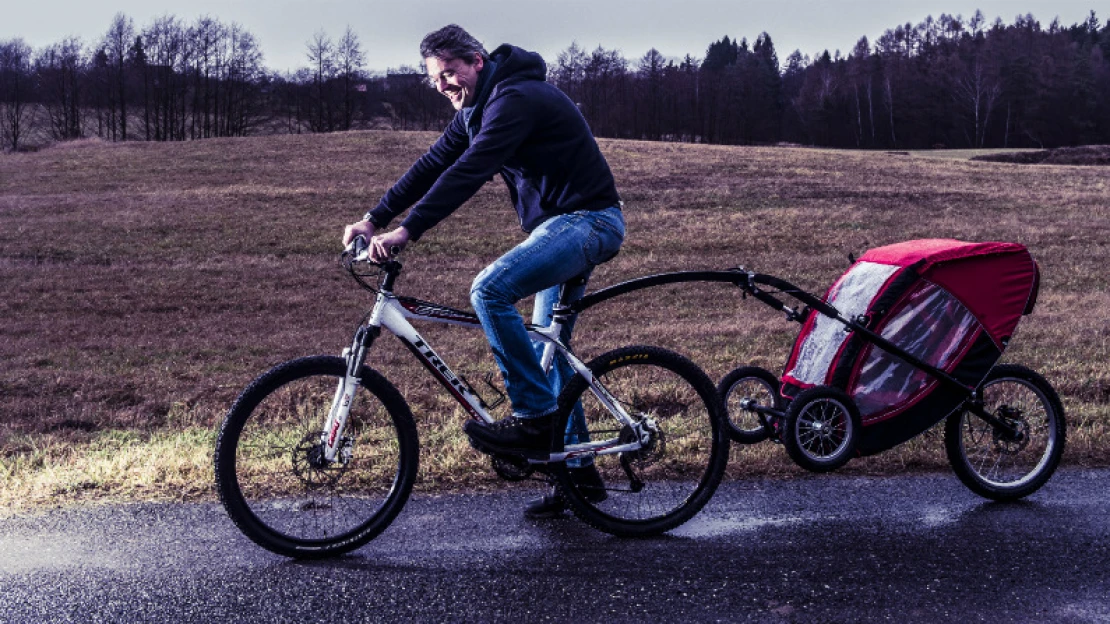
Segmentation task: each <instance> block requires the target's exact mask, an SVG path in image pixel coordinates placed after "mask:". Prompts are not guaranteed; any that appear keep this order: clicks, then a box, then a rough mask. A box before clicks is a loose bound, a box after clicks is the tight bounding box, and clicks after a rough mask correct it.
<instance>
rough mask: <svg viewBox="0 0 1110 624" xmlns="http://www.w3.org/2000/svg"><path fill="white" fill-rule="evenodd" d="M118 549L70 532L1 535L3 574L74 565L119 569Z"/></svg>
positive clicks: (55, 568) (0, 562) (1, 565)
mask: <svg viewBox="0 0 1110 624" xmlns="http://www.w3.org/2000/svg"><path fill="white" fill-rule="evenodd" d="M122 564H123V562H122V561H121V559H120V557H119V553H118V552H113V551H111V550H109V549H106V548H104V545H103V544H102V543H101V544H99V545H98V544H95V543H90V540H88V539H86V538H82V537H77V536H74V535H73V534H70V533H54V534H44V535H36V536H34V537H27V536H6V537H0V574H27V573H30V572H41V571H45V570H58V569H64V568H72V567H90V566H91V567H98V568H118V567H121V566H122Z"/></svg>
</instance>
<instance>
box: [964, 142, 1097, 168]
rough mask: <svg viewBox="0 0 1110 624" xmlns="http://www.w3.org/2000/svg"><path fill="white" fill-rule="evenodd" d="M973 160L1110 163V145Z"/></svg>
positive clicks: (1020, 153) (1000, 155) (1051, 163)
mask: <svg viewBox="0 0 1110 624" xmlns="http://www.w3.org/2000/svg"><path fill="white" fill-rule="evenodd" d="M971 160H985V161H990V162H1006V163H1018V164H1022V165H1103V166H1105V165H1110V145H1086V146H1083V147H1058V148H1056V149H1049V150H1039V151H1036V152H1014V153H1008V154H985V155H983V156H975V157H974V158H972V159H971Z"/></svg>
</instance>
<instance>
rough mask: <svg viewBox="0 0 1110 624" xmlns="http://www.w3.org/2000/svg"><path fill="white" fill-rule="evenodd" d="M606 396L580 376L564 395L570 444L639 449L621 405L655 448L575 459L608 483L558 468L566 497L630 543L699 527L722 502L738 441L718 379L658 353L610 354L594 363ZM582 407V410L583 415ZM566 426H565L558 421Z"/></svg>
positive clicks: (589, 519) (628, 350)
mask: <svg viewBox="0 0 1110 624" xmlns="http://www.w3.org/2000/svg"><path fill="white" fill-rule="evenodd" d="M588 366H589V369H590V371H591V372H592V373H593V375H594V377H595V379H596V381H597V383H598V384H600V386H601V387H602V388H603V391H602V392H601V394H602V397H604V396H605V395H608V397H605V398H602V397H599V396H598V394H597V392H596V391H593V390H591V388H590V386H589V385H588V384H587V383H586V381H585V379H583V378H582V377H581V376H580V375H576V376H575V377H574V378H573V379H572V380H571V381H570V382H569V383H567V385H566V387H565V388H564V389H563V391H562V393H561V394H560V395H559V406H560V412H561V414H563V416H562V417H561V419H560V420H561V421H562V424H563V426H564V427H567V425H568V421H569V427H567V428H566V429H564V430H565V431H567V432H568V433H567V440H566V443H567V444H568V445H571V444H575V443H586V442H602V441H611V442H612V444H613V445H618V444H627V443H629V442H634V441H635V440H636V439H637V437H638V433H637V432H635V430H634V428H633V427H628V426H622V425H621V423H620V422H619V421H618V420H617V419H616V417H615V416H614V415H613V414H612V413H611V412H610V411H609V410H608V409H607V408H606V407H605V405H604V401H605V400H609V398H610V397H611V399H612V400H615V401H616V402H617V403H619V404H620V406H621V407H623V408H624V411H625V412H626V413H628V415H629V416H631V417H632V419H633V420H634V421H635V423H636V426H637V428H639V430H640V431H641V432H646V436H645V437H646V438H647V442H646V443H643V445H642V447H641V448H640V449H639V450H636V451H630V452H623V453H612V454H602V455H597V456H595V457H593V458H592V459H591V458H587V457H583V458H580V459H573V458H572V459H569V460H568V463H569V464H570V465H571V466H574V465H577V462H581V464H582V467H585V466H587V465H589V463H590V462H591V461H592V463H593V465H594V466H596V468H597V471H598V474H599V475H600V477H601V484H600V486H599V485H598V484H597V482H596V479H594V480H587V481H586V482H585V483H584V482H583V480H582V479H574V478H572V476H571V473H570V471H569V470H568V468H567V464H553V465H552V466H551V470H552V472H553V473H554V474H555V476H556V478H557V479H558V481H559V487H560V489H561V492H562V495H563V496H564V498H565V499H566V500H567V502H568V503H569V504H570V507H571V509H573V510H574V513H575V515H577V516H578V517H579V518H581V519H582V520H583V521H585V522H586V523H587V524H590V525H591V526H593V527H595V528H598V529H600V530H602V531H605V532H606V533H610V534H613V535H617V536H621V537H644V536H650V535H657V534H659V533H662V532H664V531H668V530H670V529H673V528H675V527H677V526H679V525H680V524H682V523H683V522H686V521H687V520H689V519H690V518H692V517H693V516H694V515H695V514H696V513H697V512H698V511H699V510H700V509H701V508H702V507H703V506H705V504H706V503H707V502H708V501H709V499H710V497H712V495H713V492H714V491H716V489H717V485H718V484H719V483H720V482H721V477H722V476H723V474H724V471H725V464H726V462H727V461H728V445H729V439H728V433H727V431H726V427H727V425H726V424H725V422H724V420H725V419H724V415H723V414H722V412H721V409H720V402H719V399H718V398H717V393H716V388H715V387H714V386H713V382H712V380H710V379H709V377H707V376H706V374H705V373H704V372H703V371H702V370H701V369H700V368H699V367H698V366H697V365H696V364H694V363H693V362H691V361H690V360H688V359H686V358H684V357H682V356H681V355H678V354H677V353H673V352H671V351H667V350H665V349H660V348H657V347H644V346H633V347H625V348H622V349H616V350H613V351H610V352H608V353H606V354H604V355H602V356H600V357H598V358H596V359H594V360H593V361H591V362H590V363H589V364H588ZM576 404H580V405H581V411H579V410H578V409H577V408H575V405H576ZM556 422H559V420H557V421H556Z"/></svg>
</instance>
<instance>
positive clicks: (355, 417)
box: [215, 356, 419, 558]
mask: <svg viewBox="0 0 1110 624" xmlns="http://www.w3.org/2000/svg"><path fill="white" fill-rule="evenodd" d="M346 367H347V366H346V363H345V361H344V360H343V359H342V358H338V357H330V356H316V357H307V358H302V359H299V360H292V361H290V362H286V363H284V364H281V365H279V366H277V367H275V368H273V369H272V370H270V371H269V372H267V373H265V374H264V375H262V376H261V377H259V378H258V379H256V380H255V381H254V382H253V383H252V384H251V385H250V386H249V387H248V388H247V389H246V390H244V391H243V393H242V394H241V395H239V398H238V399H237V400H236V401H235V404H234V405H233V406H232V407H231V410H230V411H229V412H228V414H227V417H226V418H225V419H224V423H223V426H222V427H221V428H220V435H219V438H218V439H217V441H216V453H215V465H216V487H217V489H218V491H219V494H220V500H221V501H222V502H223V505H224V508H225V509H227V513H228V515H230V516H231V519H232V520H233V521H234V522H235V524H236V525H237V526H238V527H239V529H240V530H242V531H243V533H244V534H246V536H247V537H249V538H250V539H251V540H253V541H254V542H255V543H257V544H259V545H260V546H262V547H263V548H266V549H268V550H270V551H272V552H275V553H278V554H280V555H285V556H288V557H297V558H321V557H330V556H335V555H338V554H341V553H344V552H348V551H351V550H354V549H356V548H358V547H359V546H362V545H363V544H365V543H366V542H368V541H370V540H371V539H373V538H374V537H375V536H377V535H378V534H379V533H381V532H382V531H383V530H385V528H386V527H387V526H389V524H390V523H391V522H392V521H393V519H394V518H395V517H396V516H397V513H398V512H400V510H401V508H402V507H403V506H404V504H405V501H406V500H408V496H409V493H410V492H411V491H412V486H413V482H414V481H415V480H416V466H417V458H418V452H419V451H418V444H417V437H416V425H415V423H414V422H413V418H412V413H411V412H410V411H409V408H408V405H407V404H406V403H405V400H404V398H402V397H401V395H400V393H399V392H397V390H396V388H394V387H393V385H392V384H390V383H389V381H388V380H386V379H385V378H384V377H382V376H381V375H379V374H378V373H376V372H374V371H373V370H371V369H369V368H365V367H364V368H363V369H362V371H361V377H362V382H361V384H360V388H359V390H358V391H357V392H356V393H355V395H354V398H353V401H352V404H351V411H350V416H349V418H348V420H347V425H346V427H345V429H344V431H343V433H342V437H341V438H340V446H339V452H338V453H337V455H336V458H335V460H334V461H331V462H328V461H327V460H326V459H324V458H323V456H322V452H321V447H322V444H321V433H322V431H323V428H324V424H325V421H326V420H327V417H328V412H329V410H330V407H331V402H332V400H333V398H334V397H335V395H336V388H337V387H338V384H339V382H340V380H342V379H343V377H344V375H345V371H346Z"/></svg>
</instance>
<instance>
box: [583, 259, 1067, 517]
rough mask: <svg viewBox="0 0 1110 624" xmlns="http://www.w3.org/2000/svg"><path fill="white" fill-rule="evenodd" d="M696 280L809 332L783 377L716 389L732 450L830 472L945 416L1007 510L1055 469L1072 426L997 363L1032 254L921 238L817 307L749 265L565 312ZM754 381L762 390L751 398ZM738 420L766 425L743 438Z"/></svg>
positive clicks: (981, 481) (1028, 380)
mask: <svg viewBox="0 0 1110 624" xmlns="http://www.w3.org/2000/svg"><path fill="white" fill-rule="evenodd" d="M702 281H707V282H728V283H732V284H735V285H736V286H738V287H739V288H740V289H741V290H742V291H743V293H744V294H745V295H746V296H752V297H754V298H756V299H758V300H760V301H762V302H763V303H765V304H767V305H769V306H771V307H773V308H775V309H778V310H780V311H782V312H785V313H786V316H787V319H789V320H792V321H796V322H799V323H801V324H802V329H801V332H800V333H799V335H798V338H797V340H796V342H795V344H794V347H793V349H792V350H791V353H790V356H789V359H788V361H787V364H786V367H785V372H784V374H783V375H782V376H781V378H780V377H778V376H775V375H774V374H773V373H770V372H769V371H766V370H763V369H759V368H755V367H740V368H737V369H736V370H734V371H732V372H731V373H729V375H726V376H725V378H724V379H722V381H721V384H720V385H719V389H720V391H721V394H722V399H723V400H724V401H725V403H726V408H727V410H728V411H729V420H730V426H731V427H732V429H733V431H732V434H733V439H734V440H736V441H740V442H744V443H754V442H758V441H760V440H763V439H766V438H768V437H770V438H772V439H774V440H776V441H781V442H782V443H783V444H784V445H785V447H786V450H787V452H788V453H789V454H790V456H791V458H792V459H794V461H795V462H796V463H798V464H799V465H801V466H803V467H804V468H807V469H809V470H812V471H815V472H826V471H829V470H834V469H836V468H838V467H840V466H842V465H843V464H844V463H845V462H847V461H849V460H850V459H851V458H852V457H859V456H866V455H872V454H875V453H879V452H882V451H884V450H887V449H890V448H892V447H894V446H896V445H898V444H901V443H903V442H905V441H907V440H909V439H911V438H913V437H915V436H917V435H919V434H921V433H922V432H924V431H925V430H927V429H929V428H930V427H933V426H934V425H936V424H937V423H938V422H940V421H941V420H944V419H945V418H946V417H947V418H948V424H947V425H946V429H945V444H946V449H947V452H948V457H949V460H950V462H951V463H952V466H953V468H954V469H955V471H956V473H957V475H958V476H959V477H960V479H961V480H962V481H963V482H964V483H965V484H966V485H968V487H970V488H971V489H972V490H973V491H975V492H977V493H979V494H981V495H983V496H986V497H989V498H994V499H999V500H1007V499H1014V498H1020V497H1022V496H1025V495H1027V494H1029V493H1031V492H1032V491H1035V490H1036V489H1037V488H1039V487H1040V486H1041V485H1043V483H1044V482H1045V481H1047V479H1048V478H1049V476H1051V474H1052V472H1053V471H1054V470H1055V468H1056V466H1057V464H1058V463H1059V459H1060V456H1061V454H1062V452H1063V445H1064V430H1065V425H1064V414H1063V407H1062V405H1061V403H1060V400H1059V397H1058V396H1057V395H1056V393H1055V391H1054V390H1053V389H1052V386H1051V385H1050V384H1049V383H1048V382H1047V381H1046V380H1044V378H1043V377H1041V376H1040V375H1038V374H1036V373H1035V372H1033V371H1031V370H1029V369H1027V368H1024V367H1021V366H1016V365H1001V366H996V364H997V362H998V360H999V359H1000V358H1001V356H1002V354H1003V352H1004V351H1005V349H1006V347H1007V346H1008V344H1009V342H1010V340H1011V338H1012V336H1013V334H1014V331H1015V329H1016V328H1017V325H1018V322H1019V321H1020V320H1021V317H1022V316H1023V315H1026V314H1029V313H1031V312H1032V311H1033V307H1034V305H1035V303H1036V299H1037V292H1038V287H1039V271H1038V267H1037V264H1036V262H1035V261H1034V260H1033V258H1032V256H1031V255H1030V254H1029V251H1028V250H1027V249H1026V248H1025V247H1024V246H1022V245H1020V244H1017V243H1005V242H983V243H970V242H963V241H958V240H950V239H926V240H913V241H906V242H902V243H897V244H893V245H887V246H884V247H879V248H875V249H871V250H869V251H867V252H866V253H865V254H864V255H863V256H861V257H860V258H859V259H858V260H854V261H853V263H852V265H851V267H850V268H849V269H848V271H847V272H845V273H844V274H843V275H841V276H840V278H838V279H837V280H836V282H834V283H833V285H832V286H831V287H830V288H829V290H828V291H827V292H826V293H825V296H824V297H823V298H818V297H815V296H814V295H812V294H809V293H807V292H805V291H803V290H801V289H800V288H798V287H796V286H794V285H793V284H791V283H789V282H787V281H785V280H782V279H779V278H777V277H773V276H770V275H764V274H759V273H754V272H751V271H748V270H746V269H744V268H743V267H739V268H736V269H731V270H727V271H687V272H678V273H666V274H661V275H653V276H649V277H644V278H639V279H635V280H631V281H628V282H624V283H622V284H617V285H615V286H612V287H610V288H606V289H604V290H600V291H597V292H595V293H592V294H590V295H587V296H586V297H584V298H583V299H582V300H580V301H579V302H577V303H576V304H574V305H572V306H570V307H569V308H567V309H566V310H565V311H564V312H565V313H571V314H573V313H578V312H581V311H583V310H586V309H588V308H590V307H592V306H594V305H596V304H598V303H601V302H602V301H605V300H608V299H611V298H613V297H616V296H619V295H622V294H625V293H628V292H632V291H635V290H639V289H642V288H647V287H652V286H658V285H663V284H673V283H680V282H702ZM780 295H786V296H788V297H791V298H792V299H794V300H797V301H799V302H800V303H802V304H803V307H802V309H798V308H797V307H791V306H788V305H787V304H786V303H784V302H783V300H781V299H780V298H779V296H780ZM753 382H754V386H760V387H762V388H763V389H764V391H762V392H756V391H752V390H750V388H752V387H753ZM738 389H740V390H738ZM733 394H738V395H739V400H738V401H736V403H735V405H734V404H733V402H732V398H731V397H732V395H733ZM733 412H747V413H749V414H752V415H757V416H758V420H756V421H754V422H755V424H754V425H753V426H751V427H749V428H745V427H743V426H741V425H738V424H736V421H735V420H734V418H733V416H734V414H733Z"/></svg>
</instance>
